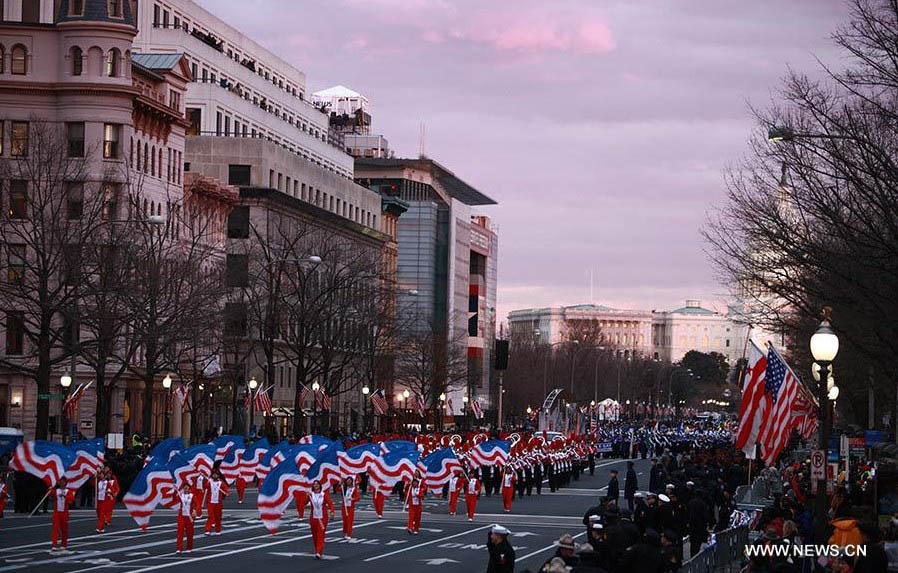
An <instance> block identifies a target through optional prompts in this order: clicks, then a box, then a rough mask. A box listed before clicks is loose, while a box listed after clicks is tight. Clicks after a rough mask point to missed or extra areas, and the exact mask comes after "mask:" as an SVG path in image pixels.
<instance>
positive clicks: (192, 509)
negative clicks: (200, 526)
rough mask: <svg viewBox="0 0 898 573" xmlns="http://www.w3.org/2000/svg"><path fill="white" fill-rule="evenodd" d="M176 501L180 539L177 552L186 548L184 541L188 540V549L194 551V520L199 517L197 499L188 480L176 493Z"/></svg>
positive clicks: (188, 551)
mask: <svg viewBox="0 0 898 573" xmlns="http://www.w3.org/2000/svg"><path fill="white" fill-rule="evenodd" d="M175 503H177V504H178V531H177V534H178V540H177V544H176V550H175V552H176V553H180V552H181V550H182V549H185V547H184V544H183V543H182V542H183V541H186V546H187V547H186V551H187V553H190V552H191V551H193V520H194V519H196V518H197V517H199V511H198V510H197V500H196V499H195V498H194V493H193V491H192V490H191V488H190V485H189V484H188V483H187V482H184V483H183V484H182V485H181V490H180V491H178V492H177V493H176V494H175Z"/></svg>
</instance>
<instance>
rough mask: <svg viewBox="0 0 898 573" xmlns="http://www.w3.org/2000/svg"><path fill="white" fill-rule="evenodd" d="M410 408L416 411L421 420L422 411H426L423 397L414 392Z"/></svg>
mask: <svg viewBox="0 0 898 573" xmlns="http://www.w3.org/2000/svg"><path fill="white" fill-rule="evenodd" d="M412 408H414V409H415V410H417V412H418V414H419V415H420V416H421V417H422V418H423V417H424V411H425V410H426V409H427V407H426V405H425V404H424V396H422V395H421V394H418V393H417V392H415V397H414V399H413V400H412Z"/></svg>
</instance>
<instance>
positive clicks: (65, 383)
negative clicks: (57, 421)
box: [59, 370, 75, 443]
mask: <svg viewBox="0 0 898 573" xmlns="http://www.w3.org/2000/svg"><path fill="white" fill-rule="evenodd" d="M74 375H75V371H74V370H72V373H71V374H63V375H62V376H60V377H59V385H60V386H62V388H63V390H65V392H64V394H65V397H66V398H68V396H69V386H71V385H72V378H73V377H74ZM68 425H69V423H68V419H67V416H66V413H65V399H63V401H62V441H63V443H65V438H66V434H67V433H68V432H66V430H67V426H68Z"/></svg>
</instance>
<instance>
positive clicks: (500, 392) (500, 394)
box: [496, 370, 505, 430]
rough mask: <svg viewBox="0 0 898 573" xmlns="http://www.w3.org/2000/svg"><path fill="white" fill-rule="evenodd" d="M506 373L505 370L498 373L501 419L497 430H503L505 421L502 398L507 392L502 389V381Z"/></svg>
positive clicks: (497, 423) (497, 422)
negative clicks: (503, 421)
mask: <svg viewBox="0 0 898 573" xmlns="http://www.w3.org/2000/svg"><path fill="white" fill-rule="evenodd" d="M504 373H505V372H504V371H503V370H498V371H497V374H498V375H499V419H498V420H497V421H496V425H497V429H500V430H501V429H502V420H503V418H502V398H503V396H502V394H503V393H504V392H505V390H503V389H502V383H503V380H502V379H503V374H504Z"/></svg>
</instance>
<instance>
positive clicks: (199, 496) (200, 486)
mask: <svg viewBox="0 0 898 573" xmlns="http://www.w3.org/2000/svg"><path fill="white" fill-rule="evenodd" d="M191 493H192V494H193V499H194V503H196V504H197V507H199V514H198V515H197V517H202V516H203V505H204V504H205V503H204V502H205V500H206V476H204V475H203V474H197V476H196V477H195V478H194V479H193V487H192V488H191Z"/></svg>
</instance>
